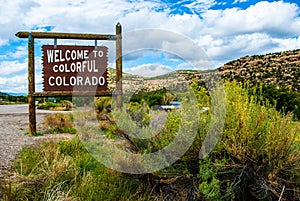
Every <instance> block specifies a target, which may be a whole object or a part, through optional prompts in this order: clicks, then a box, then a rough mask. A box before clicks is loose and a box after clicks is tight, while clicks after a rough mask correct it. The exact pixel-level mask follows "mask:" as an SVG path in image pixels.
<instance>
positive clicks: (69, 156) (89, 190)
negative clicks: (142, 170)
mask: <svg viewBox="0 0 300 201" xmlns="http://www.w3.org/2000/svg"><path fill="white" fill-rule="evenodd" d="M14 169H15V171H16V174H15V177H13V178H11V179H10V180H6V181H3V182H1V184H0V189H1V190H2V192H3V193H4V200H9V201H13V200H148V199H149V197H150V193H149V194H147V193H145V192H144V193H143V194H142V195H141V193H140V191H142V189H143V184H142V183H139V182H137V181H136V180H131V179H127V178H125V177H123V176H122V175H121V174H118V173H115V172H113V171H111V170H109V169H107V168H105V167H104V166H103V165H101V164H100V163H99V162H97V161H96V160H95V159H94V158H93V157H92V156H90V155H89V153H88V152H87V151H86V149H85V148H84V147H83V145H82V144H81V142H80V141H79V139H78V138H75V139H73V140H71V141H60V142H59V143H53V142H48V143H44V144H42V145H40V146H39V147H36V148H24V149H23V151H22V152H21V153H20V154H19V156H18V159H17V160H16V161H15V162H14Z"/></svg>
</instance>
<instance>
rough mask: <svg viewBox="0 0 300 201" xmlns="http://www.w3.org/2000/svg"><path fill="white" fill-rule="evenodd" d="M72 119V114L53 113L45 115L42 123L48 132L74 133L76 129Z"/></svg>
mask: <svg viewBox="0 0 300 201" xmlns="http://www.w3.org/2000/svg"><path fill="white" fill-rule="evenodd" d="M73 121H74V120H73V116H72V114H62V113H55V114H50V115H47V116H45V119H44V122H43V123H44V125H45V126H47V128H48V130H49V132H50V133H71V134H75V133H76V129H75V125H74V123H73Z"/></svg>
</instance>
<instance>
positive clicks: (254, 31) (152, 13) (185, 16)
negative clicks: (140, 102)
mask: <svg viewBox="0 0 300 201" xmlns="http://www.w3.org/2000/svg"><path fill="white" fill-rule="evenodd" d="M245 1H247V0H235V1H234V2H233V3H236V5H237V6H238V5H239V3H243V2H245ZM249 2H250V1H249ZM221 3H224V2H220V1H219V2H218V1H215V0H197V1H189V0H187V1H177V2H176V3H170V2H168V1H160V0H157V1H143V2H141V1H138V0H133V1H125V0H114V1H112V0H103V1H97V0H90V1H82V0H73V1H71V0H67V1H61V0H52V1H48V0H28V1H23V0H14V1H4V0H0V10H1V13H0V26H1V33H0V70H1V72H3V73H1V76H2V77H1V79H0V83H3V82H4V81H3V80H5V79H6V77H12V76H16V73H18V72H20V71H21V72H22V71H25V70H26V68H27V64H25V61H24V57H26V51H27V50H26V49H27V46H23V47H16V48H15V50H14V51H11V49H12V48H10V50H9V51H8V50H4V49H1V47H4V45H10V44H11V43H12V42H14V43H16V42H18V41H19V39H17V38H16V37H15V36H14V34H15V33H16V32H17V31H20V30H39V31H45V30H47V31H49V30H51V31H57V32H84V33H114V32H115V24H116V23H117V21H120V22H121V23H122V25H123V33H124V40H123V42H124V46H123V48H124V53H125V54H126V49H128V45H130V47H129V49H130V50H133V49H134V48H137V49H138V48H139V49H142V47H146V48H151V47H158V46H160V48H161V49H164V50H166V51H170V52H171V53H172V52H175V55H174V58H176V56H178V54H176V53H178V52H180V51H181V53H180V55H179V56H180V58H181V59H182V58H183V59H186V60H189V61H193V62H194V63H193V64H196V65H194V66H196V67H195V68H200V69H201V68H202V69H203V68H205V67H206V68H217V67H219V66H220V65H222V64H224V63H225V62H227V61H229V60H232V59H237V58H238V57H241V56H245V55H252V54H263V53H268V52H273V51H283V50H289V49H296V48H300V42H299V41H300V40H299V35H300V29H299V27H300V17H299V13H300V10H299V6H298V5H297V4H295V3H289V2H287V1H273V2H268V1H259V2H257V3H255V4H253V5H251V6H250V7H248V8H238V7H233V8H228V9H223V10H221V9H219V10H216V9H211V8H212V6H214V5H221ZM185 11H186V12H185ZM141 29H152V30H153V29H158V30H159V29H163V30H168V31H169V33H172V32H173V34H169V36H168V37H169V38H168V39H167V38H166V37H167V36H166V34H162V35H161V34H157V33H158V32H155V31H154V32H153V31H150V32H149V33H147V34H146V35H137V34H136V35H134V34H133V35H132V36H131V37H128V36H129V35H130V33H132V31H138V30H141ZM126 33H128V34H127V35H126ZM151 34H152V35H151ZM176 34H178V35H182V36H184V37H185V38H186V39H184V40H182V38H180V37H174V36H176ZM149 38H151V40H149ZM20 40H21V39H20ZM22 40H24V39H22ZM189 40H190V41H192V42H193V43H194V45H191V46H190V45H189V46H187V45H186V44H187V41H189ZM36 43H37V46H39V45H41V44H47V43H50V44H51V43H53V40H52V41H51V40H43V41H41V40H37V42H36ZM59 43H63V44H64V43H70V41H63V40H59ZM73 43H74V42H72V44H73ZM82 43H86V41H84V42H81V41H80V42H79V41H77V42H76V44H82ZM92 43H93V41H92V42H91V43H88V44H92ZM98 44H99V43H98ZM108 46H109V62H110V63H111V64H112V66H113V65H114V55H115V50H114V49H115V47H114V43H113V42H109V44H108ZM197 46H198V47H197ZM5 47H6V46H5ZM199 47H200V48H201V49H202V50H203V52H204V53H205V55H207V57H204V56H203V55H204V54H201V56H199V55H198V54H195V52H196V51H195V50H197V48H199ZM142 51H143V50H142ZM127 53H128V52H127ZM129 53H130V52H129ZM37 54H38V53H37ZM141 55H142V54H131V55H130V56H127V57H126V56H125V57H124V61H125V60H130V61H131V60H134V59H137V58H139V57H141ZM39 56H40V55H37V57H39ZM39 59H40V58H39ZM169 59H172V58H169ZM209 60H211V61H212V62H213V66H212V65H211V63H210V62H209ZM22 64H25V65H22ZM159 65H160V64H151V65H150V64H144V65H140V66H138V67H135V68H133V71H134V70H138V69H147V70H148V71H149V72H150V73H149V74H150V75H153V74H151V72H154V71H156V73H159V72H160V71H159V68H155V69H156V70H154V71H152V70H151V68H154V67H153V66H159ZM189 65H190V64H189ZM151 66H152V67H151ZM183 66H188V65H185V64H182V65H178V66H175V67H174V66H172V68H173V70H174V69H176V68H183ZM150 67H151V68H150ZM168 68H171V67H170V66H161V69H165V71H167V70H168ZM36 69H37V70H40V69H41V65H40V63H38V62H37V61H36ZM162 71H163V72H164V70H162ZM154 75H157V74H154ZM5 76H6V77H5ZM26 80H27V79H25V81H26ZM25 86H26V85H25ZM12 89H13V88H12ZM0 90H2V88H0Z"/></svg>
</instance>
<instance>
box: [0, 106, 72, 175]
mask: <svg viewBox="0 0 300 201" xmlns="http://www.w3.org/2000/svg"><path fill="white" fill-rule="evenodd" d="M49 113H54V112H53V111H43V110H37V111H36V114H37V115H36V122H37V132H41V130H42V129H43V126H42V122H43V120H44V117H45V115H47V114H49ZM26 132H28V105H0V180H1V179H3V178H4V177H5V175H6V174H7V173H8V172H9V170H10V168H11V165H12V161H13V160H14V159H15V157H16V155H17V154H18V153H19V152H20V151H21V150H22V148H23V147H24V146H33V145H37V144H38V143H40V142H42V141H47V140H54V139H58V138H71V137H73V136H74V135H70V134H45V135H44V136H39V137H30V136H28V135H26Z"/></svg>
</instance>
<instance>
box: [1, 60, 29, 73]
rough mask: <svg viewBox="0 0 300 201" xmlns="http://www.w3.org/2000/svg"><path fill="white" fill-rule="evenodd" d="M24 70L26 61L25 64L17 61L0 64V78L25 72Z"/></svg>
mask: <svg viewBox="0 0 300 201" xmlns="http://www.w3.org/2000/svg"><path fill="white" fill-rule="evenodd" d="M26 68H27V60H26V62H19V61H17V60H15V61H2V62H0V72H1V76H5V75H11V74H15V73H19V72H21V71H25V70H26Z"/></svg>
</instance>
